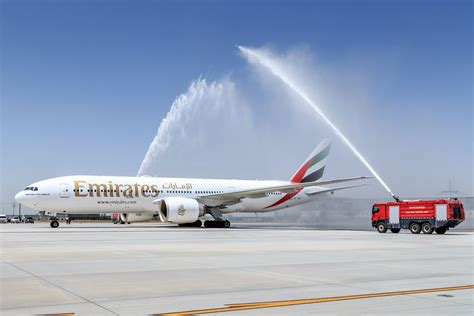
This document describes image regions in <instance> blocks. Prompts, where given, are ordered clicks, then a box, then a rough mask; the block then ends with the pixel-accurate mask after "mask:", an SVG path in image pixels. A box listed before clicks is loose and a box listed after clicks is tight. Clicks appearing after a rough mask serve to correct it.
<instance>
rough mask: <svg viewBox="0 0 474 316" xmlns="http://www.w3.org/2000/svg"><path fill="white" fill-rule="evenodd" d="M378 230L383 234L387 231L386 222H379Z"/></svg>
mask: <svg viewBox="0 0 474 316" xmlns="http://www.w3.org/2000/svg"><path fill="white" fill-rule="evenodd" d="M377 231H378V232H379V233H382V234H383V233H385V232H387V225H386V224H385V223H384V222H379V223H378V224H377Z"/></svg>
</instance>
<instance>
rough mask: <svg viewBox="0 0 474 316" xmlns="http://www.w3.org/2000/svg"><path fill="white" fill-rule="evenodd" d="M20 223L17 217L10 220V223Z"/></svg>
mask: <svg viewBox="0 0 474 316" xmlns="http://www.w3.org/2000/svg"><path fill="white" fill-rule="evenodd" d="M20 222H21V221H20V218H18V217H12V219H11V220H10V223H15V224H17V223H20Z"/></svg>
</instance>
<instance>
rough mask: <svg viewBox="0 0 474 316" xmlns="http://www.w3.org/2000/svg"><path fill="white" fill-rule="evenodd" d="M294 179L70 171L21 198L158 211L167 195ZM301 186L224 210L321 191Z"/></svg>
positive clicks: (42, 204)
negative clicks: (159, 203)
mask: <svg viewBox="0 0 474 316" xmlns="http://www.w3.org/2000/svg"><path fill="white" fill-rule="evenodd" d="M289 183H290V182H289V181H259V180H224V179H187V178H155V177H116V176H67V177H59V178H52V179H48V180H44V181H39V182H36V183H34V184H31V185H30V187H31V188H33V189H30V190H24V191H21V192H19V193H18V194H17V195H16V196H15V199H16V200H17V201H19V202H20V203H22V204H24V205H26V206H28V207H30V208H33V209H36V210H39V211H49V212H56V213H71V214H80V213H86V214H93V213H137V212H143V211H146V212H155V211H156V210H157V206H156V204H154V203H153V201H155V200H157V199H160V198H166V197H183V198H196V197H202V196H206V195H213V194H219V193H226V192H235V191H240V190H251V189H257V188H262V187H269V186H279V185H286V184H289ZM315 189H321V190H323V189H324V188H322V187H316V188H315V187H313V188H301V189H298V190H297V191H296V192H294V193H284V192H273V193H268V194H265V195H264V196H261V197H256V198H245V199H242V201H241V202H239V203H237V204H234V205H230V206H227V207H226V208H224V209H222V213H233V212H269V211H276V210H279V209H283V208H286V207H291V206H295V205H299V204H303V203H307V202H309V201H311V200H314V199H316V196H317V195H316V196H313V195H311V196H310V195H307V194H306V191H308V190H311V191H313V192H314V191H315Z"/></svg>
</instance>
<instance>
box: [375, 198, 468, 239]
mask: <svg viewBox="0 0 474 316" xmlns="http://www.w3.org/2000/svg"><path fill="white" fill-rule="evenodd" d="M462 221H464V206H463V204H462V203H461V201H459V200H458V199H442V200H416V201H400V202H388V203H375V204H374V206H373V207H372V227H375V228H376V229H377V231H378V232H379V233H385V232H386V231H387V229H390V230H391V232H392V233H398V232H399V231H400V230H401V229H409V230H410V231H411V233H412V234H419V233H420V232H423V233H424V234H432V233H433V231H436V233H437V234H444V233H446V231H447V230H449V229H450V228H453V227H456V226H457V225H459V224H460V223H462Z"/></svg>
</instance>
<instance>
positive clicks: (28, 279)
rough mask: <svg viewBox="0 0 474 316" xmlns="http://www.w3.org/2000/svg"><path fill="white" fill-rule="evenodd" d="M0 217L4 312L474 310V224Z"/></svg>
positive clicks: (428, 312)
mask: <svg viewBox="0 0 474 316" xmlns="http://www.w3.org/2000/svg"><path fill="white" fill-rule="evenodd" d="M234 226H235V227H233V228H230V229H205V228H201V229H200V228H178V227H174V226H170V225H160V224H141V223H138V224H131V225H113V224H108V223H102V224H96V223H94V224H91V223H82V224H80V223H74V222H73V223H72V224H71V225H65V224H61V226H60V227H59V228H58V229H52V228H50V227H49V224H48V223H35V224H0V234H1V241H0V251H1V252H0V259H1V270H0V277H1V293H0V294H1V301H0V309H1V311H0V314H2V315H23V314H25V315H30V314H53V313H75V314H76V315H114V314H119V315H147V314H163V313H169V314H170V315H201V314H204V315H205V314H221V313H222V314H225V315H275V314H277V315H316V314H319V315H346V314H364V315H380V314H382V313H383V314H392V315H399V314H406V315H415V314H417V315H418V314H424V315H473V313H474V286H473V285H474V271H473V270H474V260H473V259H474V248H473V247H474V239H473V237H474V233H473V232H466V231H456V229H454V230H452V231H449V232H448V233H447V234H446V235H436V234H433V235H423V234H420V235H412V234H410V233H407V232H401V233H399V234H392V233H386V234H379V233H377V232H375V231H351V230H344V231H340V230H316V229H311V228H301V227H290V226H288V227H285V226H282V225H279V226H271V225H247V224H235V225H234Z"/></svg>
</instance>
